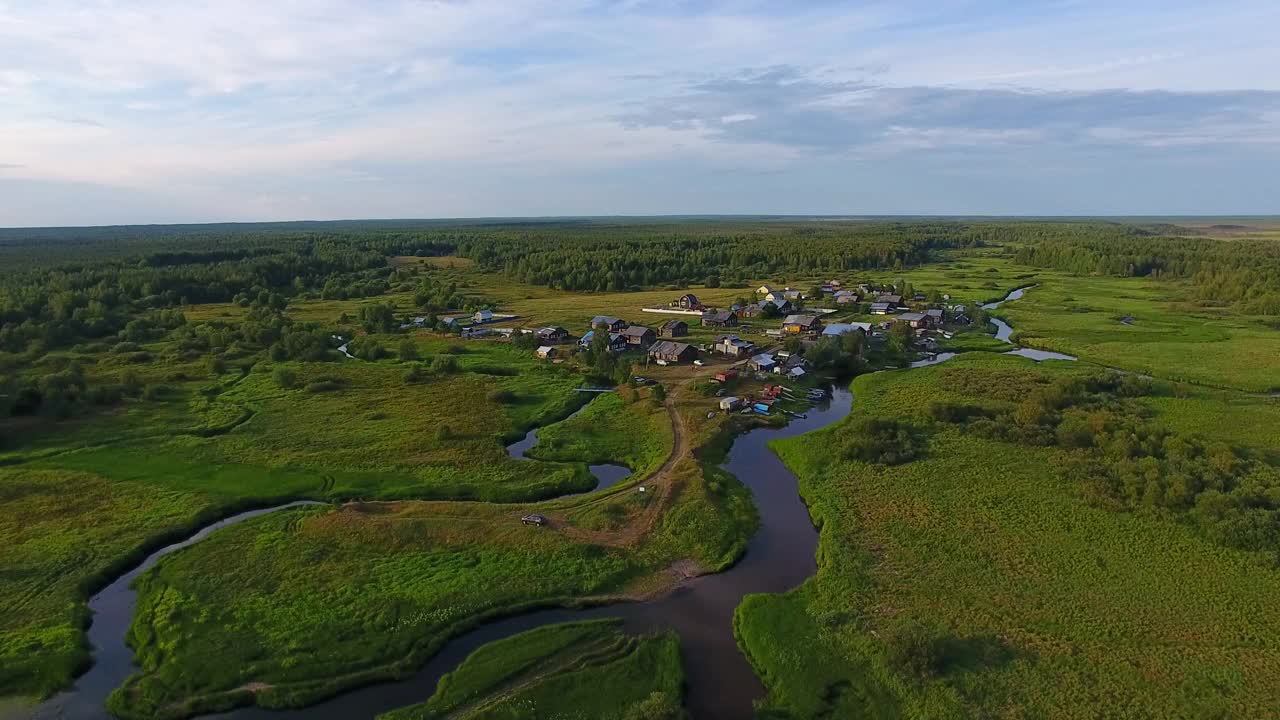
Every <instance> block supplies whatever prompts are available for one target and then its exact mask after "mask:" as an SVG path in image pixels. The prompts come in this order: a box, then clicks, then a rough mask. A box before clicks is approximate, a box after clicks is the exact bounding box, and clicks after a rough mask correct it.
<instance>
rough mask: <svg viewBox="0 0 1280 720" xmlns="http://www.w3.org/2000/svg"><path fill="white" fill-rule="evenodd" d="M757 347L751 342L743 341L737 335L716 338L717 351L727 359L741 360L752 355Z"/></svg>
mask: <svg viewBox="0 0 1280 720" xmlns="http://www.w3.org/2000/svg"><path fill="white" fill-rule="evenodd" d="M755 347H756V346H755V344H754V343H752V342H751V341H750V340H743V339H742V338H740V337H738V336H737V335H721V336H720V337H718V338H716V344H715V351H716V352H717V353H719V354H721V355H724V356H726V357H732V358H740V357H746V356H747V355H750V354H751V351H752V350H755Z"/></svg>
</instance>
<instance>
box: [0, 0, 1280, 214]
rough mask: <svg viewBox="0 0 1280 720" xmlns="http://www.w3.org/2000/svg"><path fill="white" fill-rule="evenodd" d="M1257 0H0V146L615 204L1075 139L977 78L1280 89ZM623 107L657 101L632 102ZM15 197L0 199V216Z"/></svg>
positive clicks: (191, 203) (192, 183)
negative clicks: (725, 176)
mask: <svg viewBox="0 0 1280 720" xmlns="http://www.w3.org/2000/svg"><path fill="white" fill-rule="evenodd" d="M1119 5H1124V7H1119ZM1277 21H1280V6H1277V5H1275V4H1274V3H1271V2H1263V1H1262V0H1221V2H1218V3H1216V4H1215V6H1214V7H1213V8H1212V11H1209V10H1207V9H1205V8H1204V7H1203V6H1202V5H1201V4H1199V3H1196V2H1194V1H1193V0H1169V1H1168V2H1160V3H1156V2H1155V0H1136V1H1135V3H1124V4H1109V3H1104V2H1102V0H1078V1H1074V2H1069V3H1056V4H1053V5H1045V6H1039V7H1037V8H1036V9H1035V11H1034V12H1033V11H1032V10H1031V9H1030V8H1013V9H1011V8H1010V6H1008V5H1007V3H1003V2H997V1H996V0H937V1H936V2H924V0H907V1H906V2H898V3H889V2H868V3H863V4H859V5H856V6H854V5H831V4H822V5H819V6H805V5H801V4H795V5H785V6H782V5H779V6H772V7H771V6H768V5H762V4H756V3H750V2H740V1H739V0H723V1H722V2H712V3H710V4H707V5H694V4H690V3H684V2H643V1H639V0H637V1H634V2H612V1H610V0H554V1H553V0H477V1H474V2H466V1H452V0H449V1H446V0H382V2H379V3H378V4H377V6H376V8H374V7H373V6H370V5H369V4H367V3H364V2H359V1H358V0H281V1H280V2H268V3H264V2H258V1H254V0H220V1H219V2H217V3H208V4H192V3H174V2H168V1H166V0H46V1H44V2H40V3H17V2H10V3H6V2H5V1H4V0H0V101H2V102H0V161H3V162H4V163H6V164H7V165H9V166H10V167H8V168H6V169H5V175H6V177H10V176H18V177H21V178H25V179H28V180H32V181H37V185H33V186H32V187H38V186H39V183H61V185H58V187H60V188H62V190H61V191H65V192H71V191H72V189H73V188H76V187H83V186H84V185H83V184H84V183H92V184H96V185H101V186H107V187H112V188H120V189H123V190H133V191H136V192H138V193H146V194H147V195H146V196H147V197H160V196H166V197H172V196H175V195H180V196H182V199H183V204H182V206H183V207H187V208H191V207H195V208H206V209H207V208H213V209H216V210H217V211H218V213H217V214H219V216H220V217H225V216H232V217H241V218H246V219H248V218H252V217H254V214H255V213H267V214H269V215H271V216H274V217H286V216H288V214H287V213H289V212H304V211H324V210H325V209H326V206H325V203H326V202H330V201H331V198H332V197H333V195H334V193H332V192H330V190H331V189H332V188H333V187H335V186H342V187H345V188H347V190H348V191H349V194H350V196H351V198H352V202H355V203H358V202H364V203H367V204H368V206H369V207H370V208H376V209H379V211H380V212H386V213H390V214H400V215H414V214H421V211H420V210H419V209H418V206H416V205H415V204H414V202H413V198H414V197H415V194H414V193H417V195H416V196H417V197H421V193H420V191H414V193H409V192H402V191H401V190H400V189H399V188H398V187H397V186H396V185H395V183H397V182H403V181H405V179H406V178H408V179H410V180H412V181H414V182H418V181H422V179H423V178H432V183H433V184H431V192H432V193H433V195H432V198H433V199H434V200H438V201H439V203H438V204H436V205H433V207H438V208H443V209H442V210H439V211H438V212H441V213H442V214H451V213H449V212H448V202H450V201H452V202H457V203H461V204H467V205H468V206H470V204H472V203H474V202H476V197H475V195H473V194H468V193H467V192H455V191H452V190H450V189H449V187H450V182H446V181H445V179H444V178H446V177H449V178H450V179H451V182H452V186H454V187H466V188H472V189H486V188H487V189H488V190H489V191H490V192H489V193H488V195H487V196H489V197H495V198H496V197H499V196H501V197H506V198H511V197H513V195H512V194H511V193H512V192H515V191H516V190H519V187H518V184H519V183H529V182H531V179H536V180H537V183H538V186H539V189H540V190H543V191H545V192H546V193H548V196H553V195H554V193H555V192H556V189H557V188H559V190H560V192H561V194H563V195H569V194H576V195H575V196H577V197H591V198H593V200H592V201H593V202H601V203H605V204H604V205H602V206H592V207H583V208H581V210H582V211H598V212H613V211H617V210H621V209H622V208H618V207H613V206H611V205H609V203H610V202H611V201H610V199H609V197H608V196H600V195H596V194H587V195H584V194H583V187H584V186H583V185H580V184H577V183H578V181H577V179H576V178H580V177H583V176H584V175H590V176H591V177H592V178H593V183H587V184H586V187H595V188H603V187H614V188H616V192H615V193H614V195H613V197H614V198H615V199H616V202H617V203H622V202H624V201H627V202H630V201H631V199H632V198H640V197H641V196H642V195H643V194H644V193H650V192H657V191H656V190H653V189H652V187H653V186H652V183H650V182H649V180H648V179H645V177H644V173H646V172H657V171H656V170H654V168H657V167H667V166H668V164H674V165H671V167H679V168H683V172H682V171H679V170H677V171H674V174H673V175H672V177H674V178H676V179H677V180H676V181H674V182H670V181H668V182H666V183H665V186H667V187H670V189H671V191H672V192H677V191H679V190H680V189H681V188H680V182H679V178H683V177H693V176H695V175H697V174H698V173H719V172H729V171H732V172H734V173H738V174H739V176H741V177H755V175H752V173H761V172H767V173H778V172H783V171H786V172H794V173H801V174H803V173H805V172H807V170H806V168H808V167H811V166H812V164H813V162H814V153H813V149H814V148H831V147H841V148H853V147H858V148H861V149H863V150H868V149H872V148H874V150H875V151H876V152H879V153H889V152H897V153H909V152H925V151H929V150H935V149H940V148H965V149H968V150H969V151H972V152H975V153H978V152H982V151H983V150H984V149H990V150H993V151H1004V150H1006V149H1008V148H1014V147H1020V146H1032V145H1036V144H1038V143H1042V142H1047V141H1050V140H1052V141H1055V142H1058V143H1065V142H1068V141H1071V142H1074V141H1076V140H1075V139H1073V138H1072V137H1068V135H1067V134H1064V133H1062V132H1056V133H1055V132H1054V131H1053V130H1052V125H1053V123H1047V122H1041V120H1043V118H1042V117H1040V116H1037V118H1036V119H1037V122H1024V123H1019V122H1016V121H1015V120H1016V118H1017V117H1018V116H1019V113H1020V112H1021V111H1020V110H1019V108H1020V107H1022V106H1018V105H1017V103H1016V102H1015V100H1017V98H1014V99H1012V100H1011V99H1010V98H1009V97H1007V96H997V95H975V94H973V93H975V92H976V91H979V90H987V91H991V90H995V89H998V88H1008V87H1009V86H1011V85H1016V86H1017V88H1018V89H1019V91H1020V92H1026V93H1027V97H1028V98H1030V97H1032V96H1035V95H1037V93H1039V94H1043V91H1046V90H1071V91H1074V92H1079V93H1083V94H1085V95H1088V94H1090V93H1101V92H1103V91H1111V90H1113V89H1114V88H1158V89H1163V90H1173V91H1191V90H1213V91H1225V90H1239V89H1242V88H1244V89H1261V90H1266V89H1271V90H1280V74H1276V73H1274V68H1275V67H1278V66H1280V53H1278V52H1277V50H1276V49H1275V46H1274V42H1273V41H1272V39H1271V38H1270V37H1269V35H1268V33H1269V32H1270V28H1272V27H1274V26H1275V24H1276V22H1277ZM1223 37H1230V38H1231V42H1230V43H1223V42H1222V41H1221V38H1223ZM780 38H785V39H786V41H785V42H782V41H779V39H780ZM751 68H789V69H790V70H789V73H790V74H788V75H786V76H785V77H779V78H778V79H777V82H773V83H772V84H766V86H762V87H759V88H755V89H753V90H752V91H751V93H753V94H747V95H742V94H741V93H738V94H733V95H731V96H726V97H725V98H711V99H708V98H706V97H702V96H700V95H699V93H700V92H705V91H704V90H697V89H696V88H703V87H705V86H708V85H709V84H713V83H715V82H717V81H721V80H722V79H723V78H725V77H734V76H735V75H737V74H740V73H742V72H744V71H747V70H750V69H751ZM813 87H820V88H825V89H823V90H822V91H820V92H811V89H812V88H813ZM1094 97H1103V96H1102V95H1094ZM1120 97H1127V96H1120ZM1224 97H1225V96H1224ZM673 99H674V100H678V102H675V101H673ZM1024 99H1025V98H1024ZM721 100H723V102H722V101H721ZM996 101H999V102H1000V103H1004V104H1003V105H1000V106H999V107H995V106H991V105H989V104H990V103H993V102H996ZM984 103H985V104H984ZM1255 105H1256V103H1255ZM1036 107H1037V108H1038V112H1039V113H1040V114H1041V115H1043V114H1044V113H1045V112H1051V113H1052V112H1064V113H1065V112H1068V111H1070V112H1077V113H1078V112H1081V111H1080V110H1079V108H1078V107H1077V106H1071V107H1064V106H1056V105H1052V104H1048V105H1046V104H1043V103H1042V104H1040V105H1037V106H1036ZM1251 107H1253V106H1251ZM637 108H648V109H650V110H651V111H652V112H651V113H650V115H649V116H646V117H645V118H644V119H643V120H642V121H641V120H637V119H636V113H637V112H638V110H637ZM1046 108H1047V109H1046ZM673 109H675V110H677V111H678V112H676V113H672V112H671V111H672V110H673ZM1255 110H1256V108H1255ZM1163 112H1164V116H1165V117H1168V116H1170V115H1174V116H1176V115H1177V114H1178V113H1181V112H1184V111H1183V110H1181V109H1179V108H1178V107H1177V106H1174V107H1173V109H1172V110H1166V111H1163ZM663 113H665V115H663ZM623 117H630V118H631V120H630V121H628V122H626V123H624V122H621V121H620V120H619V118H623ZM1267 117H1271V121H1270V122H1272V123H1274V116H1266V115H1264V116H1262V119H1261V120H1258V119H1256V118H1255V119H1250V120H1247V121H1246V119H1243V118H1242V117H1241V116H1240V111H1239V110H1238V109H1233V108H1223V114H1222V117H1214V116H1213V114H1212V113H1209V112H1207V111H1197V113H1196V114H1195V115H1194V116H1192V115H1187V120H1186V122H1182V123H1173V124H1169V123H1165V124H1163V125H1161V126H1158V127H1157V126H1152V125H1151V124H1150V123H1145V122H1143V121H1140V119H1135V117H1128V118H1126V117H1123V116H1121V117H1118V118H1117V117H1111V116H1108V117H1107V118H1104V119H1101V120H1096V121H1090V122H1087V123H1080V122H1076V123H1075V124H1074V125H1072V127H1077V128H1079V129H1080V131H1079V133H1078V135H1077V136H1076V138H1078V140H1079V141H1083V142H1091V143H1106V144H1110V145H1112V146H1117V147H1122V146H1129V147H1133V148H1146V147H1171V146H1177V147H1192V146H1202V145H1205V144H1208V143H1214V142H1220V141H1221V139H1222V137H1223V136H1224V133H1230V134H1234V135H1235V136H1236V137H1238V138H1240V143H1241V144H1249V145H1251V146H1254V147H1259V148H1264V149H1268V151H1269V149H1270V148H1272V146H1274V145H1275V144H1276V141H1275V136H1276V133H1275V132H1273V131H1272V130H1273V128H1269V127H1268V121H1267V120H1266V118H1267ZM849 118H853V121H852V122H851V121H850V120H849ZM992 118H996V119H997V120H998V121H999V122H995V123H994V124H993V123H992V122H991V119H992ZM1069 124H1070V123H1069ZM748 151H749V152H748ZM15 166H16V167H15ZM887 171H890V172H892V171H893V169H892V168H889V169H887ZM814 172H816V171H814ZM793 180H794V178H793ZM793 184H794V183H793ZM513 187H514V188H515V190H511V191H510V192H506V191H508V190H510V189H511V188H513ZM757 187H764V185H763V184H760V185H758V186H757ZM495 188H500V189H502V190H503V191H504V192H494V191H493V190H494V189H495ZM477 192H479V190H477ZM525 192H528V193H530V195H531V196H532V193H533V191H532V190H530V189H527V187H526V189H525ZM481 195H482V196H486V195H484V194H483V193H481ZM103 197H106V196H105V195H104V196H103ZM112 197H115V196H112ZM655 197H656V196H655ZM636 202H637V204H638V205H641V206H643V207H650V206H646V205H644V204H643V203H642V202H639V201H636ZM397 203H399V204H397ZM653 204H654V205H660V203H658V202H657V201H656V200H654V201H653ZM397 208H399V209H397ZM752 209H753V208H752V207H746V206H744V207H743V210H752ZM17 210H18V209H17V208H16V207H14V205H13V203H11V202H10V201H8V200H6V199H5V198H3V197H0V224H3V223H4V222H5V221H6V218H7V217H11V216H13V215H14V213H16V212H17ZM202 211H204V210H202ZM209 212H211V213H212V212H213V210H209ZM504 212H505V209H504V207H503V206H500V205H495V206H494V207H492V208H490V209H489V214H502V213H504ZM139 219H146V218H139ZM192 219H199V218H192ZM57 221H58V218H56V217H51V218H49V222H57Z"/></svg>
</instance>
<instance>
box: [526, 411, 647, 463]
mask: <svg viewBox="0 0 1280 720" xmlns="http://www.w3.org/2000/svg"><path fill="white" fill-rule="evenodd" d="M671 442H672V436H671V420H670V419H669V418H668V417H667V411H666V410H665V409H664V408H662V407H661V406H655V405H653V403H650V402H648V401H645V400H632V401H630V402H627V401H624V399H623V398H622V396H621V395H620V394H618V393H603V394H601V395H600V397H598V398H596V399H595V400H593V401H592V402H591V404H590V405H589V406H587V407H586V409H584V410H583V411H582V412H581V413H579V414H578V415H577V416H575V417H573V418H570V419H568V420H565V421H562V422H559V423H556V424H554V425H550V426H548V427H546V428H544V429H542V430H539V431H538V443H537V444H536V445H534V446H533V447H532V448H530V449H529V452H528V455H529V457H532V458H537V459H539V460H555V461H559V462H584V463H604V462H611V463H619V464H622V465H626V466H627V467H629V468H631V470H632V472H633V473H634V474H635V475H637V476H642V475H644V474H646V473H649V472H651V471H653V470H656V469H657V468H658V467H659V466H661V465H662V463H663V461H665V460H666V459H667V455H668V454H669V453H670V452H671Z"/></svg>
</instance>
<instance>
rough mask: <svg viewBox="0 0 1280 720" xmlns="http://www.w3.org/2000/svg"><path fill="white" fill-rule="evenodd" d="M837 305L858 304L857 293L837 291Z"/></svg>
mask: <svg viewBox="0 0 1280 720" xmlns="http://www.w3.org/2000/svg"><path fill="white" fill-rule="evenodd" d="M835 300H836V304H837V305H848V304H849V303H855V302H858V293H856V292H853V291H852V290H837V291H836V294H835Z"/></svg>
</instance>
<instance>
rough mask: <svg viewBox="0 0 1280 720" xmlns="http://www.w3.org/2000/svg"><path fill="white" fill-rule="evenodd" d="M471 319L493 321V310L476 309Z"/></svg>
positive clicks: (481, 321) (479, 321) (478, 321)
mask: <svg viewBox="0 0 1280 720" xmlns="http://www.w3.org/2000/svg"><path fill="white" fill-rule="evenodd" d="M471 321H472V322H477V323H487V322H493V311H492V310H477V311H476V314H475V315H472V316H471Z"/></svg>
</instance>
